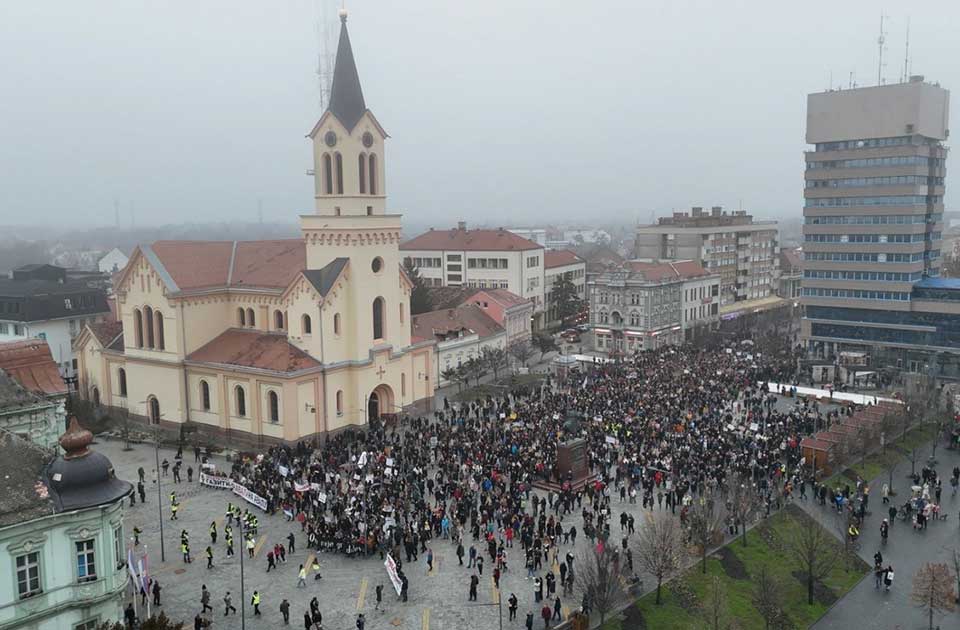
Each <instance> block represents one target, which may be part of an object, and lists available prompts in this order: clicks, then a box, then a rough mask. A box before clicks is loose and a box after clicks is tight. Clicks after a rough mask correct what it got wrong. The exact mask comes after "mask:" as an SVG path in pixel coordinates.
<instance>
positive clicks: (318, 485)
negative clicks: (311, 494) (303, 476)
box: [310, 483, 320, 490]
mask: <svg viewBox="0 0 960 630" xmlns="http://www.w3.org/2000/svg"><path fill="white" fill-rule="evenodd" d="M310 489H311V490H319V489H320V484H319V483H311V484H310Z"/></svg>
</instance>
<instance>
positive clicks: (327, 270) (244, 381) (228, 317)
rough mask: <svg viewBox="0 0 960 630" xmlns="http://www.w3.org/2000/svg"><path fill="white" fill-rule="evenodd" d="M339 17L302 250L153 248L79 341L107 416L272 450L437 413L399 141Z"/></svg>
mask: <svg viewBox="0 0 960 630" xmlns="http://www.w3.org/2000/svg"><path fill="white" fill-rule="evenodd" d="M340 19H341V27H340V40H339V44H338V47H337V58H336V65H335V69H334V75H333V83H332V86H331V92H330V98H329V106H328V107H327V110H326V111H325V112H324V113H323V115H322V116H321V117H320V120H319V121H318V122H317V123H316V125H314V127H313V129H312V130H311V131H310V133H309V135H308V137H309V138H310V140H311V141H312V143H313V159H314V167H315V168H314V185H315V195H314V196H315V199H316V209H315V212H313V213H312V214H306V215H302V216H301V217H300V227H301V232H302V238H299V239H290V240H270V241H246V242H240V241H234V242H230V241H158V242H154V243H152V244H149V245H146V244H144V245H140V246H138V247H137V248H136V249H135V250H134V251H133V253H132V254H131V256H130V261H129V263H128V264H127V266H126V267H125V268H124V269H123V271H122V272H121V273H120V274H119V275H118V277H117V278H116V279H115V282H114V289H115V294H116V311H117V321H116V322H110V323H101V324H91V325H88V326H87V327H86V328H85V329H84V331H83V332H82V333H81V334H80V335H79V336H78V337H77V340H76V342H75V352H76V356H77V357H78V372H79V389H80V392H81V394H82V395H84V396H86V397H87V398H89V399H90V400H92V401H94V402H95V403H96V404H97V405H104V406H108V407H113V408H122V409H126V410H129V412H130V413H131V414H132V415H134V416H139V417H142V418H145V419H146V420H148V421H149V422H151V423H153V424H160V425H163V426H165V427H168V428H176V427H178V426H182V425H184V424H189V425H190V426H192V427H195V428H196V430H197V431H199V432H200V433H202V434H206V435H209V436H211V437H214V436H216V437H219V438H222V439H228V440H230V441H231V442H236V441H239V442H246V443H259V442H262V441H267V442H269V441H284V442H295V441H297V440H301V439H310V438H313V437H316V436H322V435H324V434H327V433H329V432H331V431H337V430H339V429H343V428H346V427H350V426H363V425H365V424H367V423H368V422H369V421H371V420H376V419H380V418H381V417H383V416H386V415H392V414H396V413H399V412H400V411H401V410H402V409H404V408H407V407H409V406H411V405H417V404H418V403H419V404H421V405H423V406H426V405H427V404H429V399H430V397H431V396H432V395H433V390H434V379H435V378H436V375H435V374H434V373H433V370H434V367H433V366H434V365H435V360H434V357H433V353H434V342H433V340H428V341H417V340H412V339H411V332H410V331H411V326H410V294H411V289H412V284H411V282H410V280H409V278H408V277H407V276H406V274H405V273H404V271H403V269H402V266H401V257H400V254H399V245H400V227H401V217H400V215H398V214H389V213H388V212H387V210H386V179H385V177H384V173H385V166H386V161H385V151H384V145H385V142H386V139H387V138H388V136H387V133H386V131H384V129H383V127H382V126H381V125H380V123H379V122H378V121H377V119H376V117H375V116H374V115H373V113H372V112H371V111H370V110H369V109H367V107H366V104H365V102H364V99H363V91H362V90H361V87H360V79H359V75H358V73H357V67H356V63H355V62H354V58H353V51H352V49H351V46H350V38H349V35H348V33H347V24H346V13H345V12H341V15H340Z"/></svg>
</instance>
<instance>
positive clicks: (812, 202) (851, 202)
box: [804, 195, 941, 208]
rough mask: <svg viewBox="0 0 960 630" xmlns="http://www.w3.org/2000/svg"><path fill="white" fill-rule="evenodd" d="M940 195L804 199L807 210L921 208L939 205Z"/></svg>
mask: <svg viewBox="0 0 960 630" xmlns="http://www.w3.org/2000/svg"><path fill="white" fill-rule="evenodd" d="M940 201H941V197H940V195H891V196H888V197H825V198H823V199H806V200H805V201H804V203H805V204H806V206H807V207H808V208H850V207H855V206H922V205H926V204H928V203H930V204H936V203H940Z"/></svg>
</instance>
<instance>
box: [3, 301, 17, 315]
mask: <svg viewBox="0 0 960 630" xmlns="http://www.w3.org/2000/svg"><path fill="white" fill-rule="evenodd" d="M19 312H20V302H0V313H19Z"/></svg>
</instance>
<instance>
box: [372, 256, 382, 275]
mask: <svg viewBox="0 0 960 630" xmlns="http://www.w3.org/2000/svg"><path fill="white" fill-rule="evenodd" d="M370 269H372V270H373V273H380V272H381V271H383V258H380V257H379V256H377V257H376V258H374V259H373V261H372V262H371V263H370Z"/></svg>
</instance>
